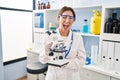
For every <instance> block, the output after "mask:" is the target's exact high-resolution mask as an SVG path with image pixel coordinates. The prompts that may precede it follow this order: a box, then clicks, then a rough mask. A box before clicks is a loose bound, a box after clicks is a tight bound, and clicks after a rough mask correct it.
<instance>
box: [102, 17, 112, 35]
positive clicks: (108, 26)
mask: <svg viewBox="0 0 120 80" xmlns="http://www.w3.org/2000/svg"><path fill="white" fill-rule="evenodd" d="M104 32H105V33H112V32H113V23H112V19H111V18H108V21H107V22H106V23H105V29H104Z"/></svg>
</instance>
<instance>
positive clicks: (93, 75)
mask: <svg viewBox="0 0 120 80" xmlns="http://www.w3.org/2000/svg"><path fill="white" fill-rule="evenodd" d="M80 73H81V74H80V76H81V80H110V77H109V76H107V75H104V74H101V73H97V72H95V71H91V70H87V69H84V68H83V69H81V70H80Z"/></svg>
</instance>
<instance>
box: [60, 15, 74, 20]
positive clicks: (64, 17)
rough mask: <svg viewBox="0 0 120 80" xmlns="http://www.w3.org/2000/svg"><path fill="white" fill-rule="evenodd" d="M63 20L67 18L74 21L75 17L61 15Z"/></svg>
mask: <svg viewBox="0 0 120 80" xmlns="http://www.w3.org/2000/svg"><path fill="white" fill-rule="evenodd" d="M60 16H61V17H62V18H63V19H67V17H68V18H69V19H71V20H72V19H74V17H73V16H70V15H60Z"/></svg>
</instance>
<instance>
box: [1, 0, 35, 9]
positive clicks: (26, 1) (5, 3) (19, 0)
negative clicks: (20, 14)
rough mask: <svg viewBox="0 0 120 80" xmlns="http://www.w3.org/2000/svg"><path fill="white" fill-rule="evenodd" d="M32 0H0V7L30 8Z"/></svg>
mask: <svg viewBox="0 0 120 80" xmlns="http://www.w3.org/2000/svg"><path fill="white" fill-rule="evenodd" d="M32 1H33V0H0V7H8V8H15V9H26V10H32Z"/></svg>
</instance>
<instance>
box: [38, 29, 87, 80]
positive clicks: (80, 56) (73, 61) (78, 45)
mask: <svg viewBox="0 0 120 80" xmlns="http://www.w3.org/2000/svg"><path fill="white" fill-rule="evenodd" d="M57 35H58V36H59V37H61V36H60V33H59V31H58V30H57ZM71 35H72V31H70V32H69V35H68V37H67V38H66V41H65V42H66V46H67V48H69V46H70V41H71ZM61 38H62V37H61ZM63 39H64V38H63ZM50 41H51V40H50V38H49V40H48V39H47V40H46V43H49V42H50ZM47 58H48V55H47V54H46V53H45V52H44V51H43V52H42V53H41V54H40V57H39V60H40V62H42V63H47V61H49V59H48V60H47ZM85 58H86V52H85V49H84V45H83V40H82V37H81V35H80V34H79V33H73V43H72V47H71V50H70V53H69V54H68V56H67V60H68V62H69V63H68V64H67V65H65V66H63V67H55V66H50V65H49V66H48V71H47V75H46V78H45V80H80V72H79V71H80V67H82V66H83V65H84V64H85Z"/></svg>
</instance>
